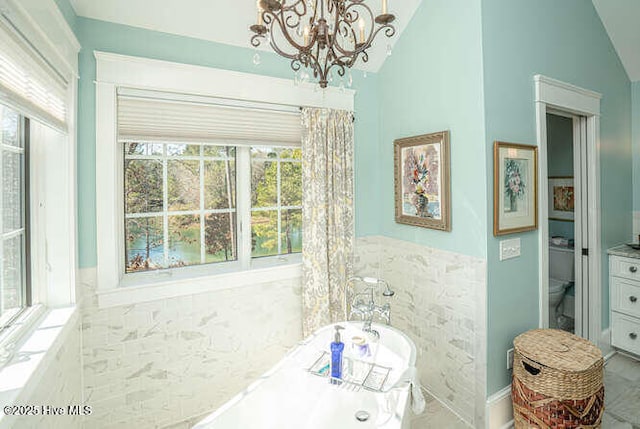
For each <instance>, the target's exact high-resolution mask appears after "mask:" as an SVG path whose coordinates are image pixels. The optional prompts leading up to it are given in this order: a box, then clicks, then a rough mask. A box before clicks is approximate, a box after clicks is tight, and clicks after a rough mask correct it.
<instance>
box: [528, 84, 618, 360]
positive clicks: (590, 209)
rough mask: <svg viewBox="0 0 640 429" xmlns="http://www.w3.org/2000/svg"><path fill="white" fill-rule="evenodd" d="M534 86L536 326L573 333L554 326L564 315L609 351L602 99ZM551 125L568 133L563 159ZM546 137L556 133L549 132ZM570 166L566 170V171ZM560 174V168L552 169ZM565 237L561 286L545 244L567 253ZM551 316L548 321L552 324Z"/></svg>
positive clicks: (565, 87) (566, 323)
mask: <svg viewBox="0 0 640 429" xmlns="http://www.w3.org/2000/svg"><path fill="white" fill-rule="evenodd" d="M534 83H535V101H536V124H537V140H538V147H539V153H540V160H539V163H538V165H539V167H538V168H539V171H538V177H539V178H540V179H539V192H538V198H539V199H538V207H539V216H540V219H542V222H540V227H539V231H538V238H539V242H538V245H539V284H540V301H539V304H540V306H539V308H540V327H542V328H548V327H550V326H553V325H554V324H558V322H560V323H561V324H563V326H558V327H565V328H567V330H571V320H568V319H560V320H558V319H557V317H558V316H564V317H566V318H569V319H570V318H571V316H573V332H575V333H576V334H577V335H580V336H582V337H584V338H587V339H589V340H591V341H592V342H594V343H596V344H598V345H600V346H601V347H602V346H604V347H605V348H608V343H609V341H608V340H607V339H606V336H603V335H602V334H601V325H602V322H601V314H602V298H601V293H602V292H601V291H602V289H601V287H602V278H601V261H602V253H601V237H600V210H599V207H600V153H599V143H600V141H599V140H600V139H599V136H600V99H601V95H600V94H598V93H595V92H593V91H589V90H586V89H583V88H579V87H576V86H574V85H571V84H567V83H564V82H560V81H557V80H555V79H551V78H548V77H546V76H542V75H536V76H535V77H534ZM548 121H549V122H548ZM551 122H554V123H556V122H557V123H558V124H560V127H561V129H564V130H565V131H564V133H565V134H569V132H568V131H567V130H568V129H569V124H570V129H571V132H570V136H569V137H568V138H567V137H565V138H564V140H566V142H565V143H566V144H565V145H568V146H569V147H570V148H571V152H572V153H571V154H567V153H566V151H565V152H564V153H563V154H558V152H557V151H556V148H555V147H553V146H552V145H553V143H551V144H550V143H549V136H548V132H549V131H550V130H548V124H549V126H552V125H550V123H551ZM554 126H555V125H554ZM563 127H564V128H563ZM551 132H552V134H553V133H554V131H553V130H551ZM552 138H553V137H552ZM569 141H570V142H571V143H569ZM565 149H566V148H565ZM563 160H564V161H563ZM558 162H560V163H563V166H560V167H558V166H557V165H556V164H557V163H558ZM569 164H572V165H571V166H570V167H569V166H568V165H569ZM558 168H563V169H564V170H557V169H558ZM571 188H573V189H571ZM572 199H573V201H572ZM571 205H573V212H572V211H571ZM571 217H572V219H571ZM551 221H553V223H551ZM556 222H562V224H558V223H556ZM571 232H573V254H572V256H567V254H564V256H563V257H562V258H560V259H563V260H564V261H569V262H567V263H566V264H565V265H564V267H565V268H566V267H567V266H569V265H570V260H571V259H573V262H574V264H573V267H572V268H573V275H568V274H567V273H566V271H565V273H564V274H559V275H557V276H558V277H559V278H557V279H555V280H559V282H555V281H554V282H551V279H550V273H551V269H552V268H553V272H554V273H558V267H557V266H556V262H558V260H559V259H558V256H557V255H559V254H560V253H559V252H556V250H557V249H554V250H553V259H552V260H551V255H550V251H551V249H552V248H551V247H550V239H551V238H552V237H554V236H555V237H557V240H556V246H558V247H561V248H562V247H564V249H565V250H567V251H569V249H570V243H569V239H570V238H571V237H570V235H571ZM552 244H553V242H552ZM569 255H571V253H570V252H569ZM552 262H553V264H554V266H553V267H551V263H552ZM554 275H556V274H554ZM571 277H573V286H572V285H571V280H570V279H571ZM552 283H553V284H552ZM559 290H560V291H562V293H563V296H562V299H559V297H558V295H556V296H555V297H550V294H551V293H558V291H559ZM569 296H573V298H568V299H567V300H566V302H565V299H566V298H567V297H569ZM572 300H573V302H572ZM550 301H554V302H559V301H561V302H562V305H561V306H558V307H557V312H556V314H555V315H554V314H553V313H552V312H550ZM554 310H556V308H555V307H554ZM550 318H553V319H554V320H553V322H552V323H550Z"/></svg>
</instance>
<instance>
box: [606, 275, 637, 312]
mask: <svg viewBox="0 0 640 429" xmlns="http://www.w3.org/2000/svg"><path fill="white" fill-rule="evenodd" d="M611 310H612V311H618V312H620V313H625V314H628V315H629V316H634V317H638V318H640V283H639V282H634V281H631V280H625V279H621V278H617V277H612V278H611Z"/></svg>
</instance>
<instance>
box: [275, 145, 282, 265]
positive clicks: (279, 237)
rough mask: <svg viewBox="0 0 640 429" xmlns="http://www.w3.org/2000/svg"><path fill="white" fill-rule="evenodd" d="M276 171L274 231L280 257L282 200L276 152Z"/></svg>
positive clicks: (278, 162)
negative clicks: (275, 218) (275, 224)
mask: <svg viewBox="0 0 640 429" xmlns="http://www.w3.org/2000/svg"><path fill="white" fill-rule="evenodd" d="M276 164H277V169H276V198H277V201H276V206H277V207H278V209H277V211H276V214H277V215H278V229H277V231H276V237H277V240H278V241H277V243H278V255H282V240H281V238H282V209H281V207H280V206H281V204H282V201H281V200H282V198H281V195H280V190H281V187H280V153H279V152H278V160H277V161H276Z"/></svg>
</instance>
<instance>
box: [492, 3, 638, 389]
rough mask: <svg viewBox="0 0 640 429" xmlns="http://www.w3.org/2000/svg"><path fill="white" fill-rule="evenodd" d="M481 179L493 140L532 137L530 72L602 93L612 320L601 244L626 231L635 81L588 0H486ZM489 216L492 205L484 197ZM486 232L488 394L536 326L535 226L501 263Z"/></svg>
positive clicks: (503, 381)
mask: <svg viewBox="0 0 640 429" xmlns="http://www.w3.org/2000/svg"><path fill="white" fill-rule="evenodd" d="M482 28H483V34H482V40H483V65H484V76H485V80H484V94H485V98H484V99H485V118H486V161H487V172H488V173H489V174H488V175H487V179H486V186H487V189H488V190H489V195H491V192H492V191H493V185H492V179H491V178H492V175H493V165H492V164H493V162H492V157H491V154H492V150H493V142H494V140H501V141H511V142H517V143H525V144H536V130H535V127H536V125H535V110H534V84H533V76H534V75H535V74H538V73H540V74H543V75H546V76H549V77H552V78H555V79H559V80H561V81H564V82H569V83H572V84H574V85H578V86H580V87H583V88H587V89H591V90H594V91H597V92H600V93H601V94H603V98H602V103H601V113H602V117H601V138H602V139H601V198H602V246H603V253H602V254H601V255H596V256H595V257H600V258H601V261H602V269H603V275H602V280H603V293H602V295H603V324H604V327H607V326H608V324H609V320H608V308H609V299H608V282H607V276H608V264H607V259H606V253H605V252H606V249H607V248H608V247H611V246H613V245H615V244H618V243H621V242H624V241H625V240H627V239H628V237H629V234H630V232H631V207H632V192H631V170H632V166H631V161H630V160H631V135H630V134H631V117H630V110H631V97H630V94H631V86H630V82H629V79H628V78H627V75H626V73H625V71H624V68H623V66H622V64H621V62H620V60H619V59H618V57H617V55H616V53H615V50H614V48H613V46H612V45H611V42H610V41H609V38H608V37H607V34H606V32H605V29H604V27H603V26H602V23H601V22H600V19H599V17H598V15H597V13H596V11H595V9H594V7H593V5H592V3H591V2H590V1H586V0H563V1H557V0H537V1H530V0H483V1H482ZM486 210H487V213H488V216H489V218H491V217H490V216H492V213H493V209H492V207H491V204H490V201H488V204H487V208H486ZM486 228H487V236H488V237H489V240H488V250H487V251H488V263H489V267H488V273H489V275H488V297H487V299H488V311H487V314H488V344H487V353H488V355H487V362H488V368H487V371H488V386H487V390H488V393H489V394H492V393H494V392H497V391H498V390H499V389H501V388H503V387H504V386H507V385H508V384H509V382H510V374H509V372H508V371H507V369H506V365H505V356H506V351H507V349H509V348H511V347H512V341H513V338H514V337H516V336H517V335H518V334H520V333H521V332H524V331H526V330H528V329H531V328H535V327H537V326H538V270H537V266H538V233H537V231H534V232H529V233H523V234H516V235H512V236H509V238H512V237H519V238H521V240H522V255H521V257H520V258H516V259H511V260H507V261H503V262H500V261H499V260H498V249H499V239H497V238H495V237H493V233H492V225H491V222H489V223H488V224H487V225H486Z"/></svg>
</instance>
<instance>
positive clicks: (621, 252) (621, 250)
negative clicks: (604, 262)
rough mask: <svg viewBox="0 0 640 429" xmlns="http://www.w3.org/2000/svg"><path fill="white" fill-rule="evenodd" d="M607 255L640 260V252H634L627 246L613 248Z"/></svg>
mask: <svg viewBox="0 0 640 429" xmlns="http://www.w3.org/2000/svg"><path fill="white" fill-rule="evenodd" d="M607 253H608V254H609V255H615V256H623V257H625V258H636V259H640V250H634V249H632V248H631V247H629V246H627V245H626V244H623V245H621V246H616V247H612V248H611V249H609V250H607Z"/></svg>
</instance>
